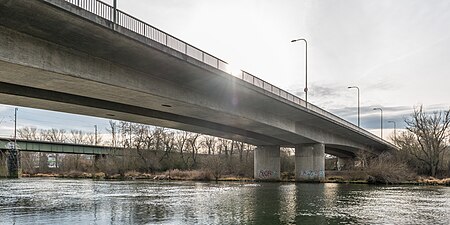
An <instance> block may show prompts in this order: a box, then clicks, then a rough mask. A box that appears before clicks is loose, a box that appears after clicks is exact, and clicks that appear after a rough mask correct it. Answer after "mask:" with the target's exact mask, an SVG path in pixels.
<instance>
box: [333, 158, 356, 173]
mask: <svg viewBox="0 0 450 225" xmlns="http://www.w3.org/2000/svg"><path fill="white" fill-rule="evenodd" d="M354 166H355V162H354V159H353V158H342V157H338V158H337V169H338V170H339V171H341V170H348V169H351V168H353V167H354Z"/></svg>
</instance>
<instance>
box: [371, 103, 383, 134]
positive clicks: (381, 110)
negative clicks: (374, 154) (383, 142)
mask: <svg viewBox="0 0 450 225" xmlns="http://www.w3.org/2000/svg"><path fill="white" fill-rule="evenodd" d="M373 110H380V113H381V121H380V124H381V126H380V127H381V139H383V109H382V108H373Z"/></svg>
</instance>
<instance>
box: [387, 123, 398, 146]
mask: <svg viewBox="0 0 450 225" xmlns="http://www.w3.org/2000/svg"><path fill="white" fill-rule="evenodd" d="M388 123H393V124H394V141H395V140H397V123H396V122H395V121H392V120H390V121H388Z"/></svg>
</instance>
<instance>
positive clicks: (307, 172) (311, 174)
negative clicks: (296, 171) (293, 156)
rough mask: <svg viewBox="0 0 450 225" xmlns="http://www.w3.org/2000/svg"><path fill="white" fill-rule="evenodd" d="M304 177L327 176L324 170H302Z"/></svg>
mask: <svg viewBox="0 0 450 225" xmlns="http://www.w3.org/2000/svg"><path fill="white" fill-rule="evenodd" d="M300 174H301V176H302V177H311V178H312V177H325V171H323V170H303V171H301V172H300Z"/></svg>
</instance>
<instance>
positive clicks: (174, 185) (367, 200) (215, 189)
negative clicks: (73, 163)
mask: <svg viewBox="0 0 450 225" xmlns="http://www.w3.org/2000/svg"><path fill="white" fill-rule="evenodd" d="M0 224H446V225H448V224H450V187H439V186H408V185H403V186H375V185H361V184H331V183H328V184H307V183H298V184H295V183H236V182H219V183H215V182H187V181H186V182H184V181H142V180H139V181H93V180H72V179H49V178H23V179H17V180H7V179H3V180H0Z"/></svg>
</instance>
